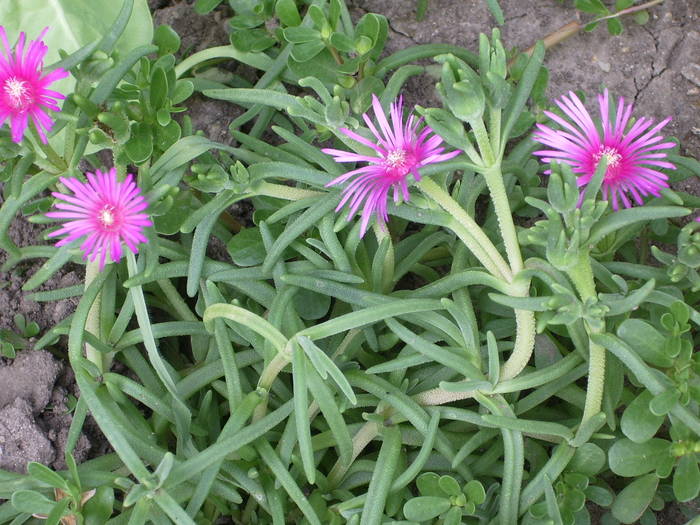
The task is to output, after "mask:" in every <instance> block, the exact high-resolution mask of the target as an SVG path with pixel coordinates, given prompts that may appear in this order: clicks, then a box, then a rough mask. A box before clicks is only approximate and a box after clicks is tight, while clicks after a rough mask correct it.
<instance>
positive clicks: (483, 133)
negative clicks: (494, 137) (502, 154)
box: [469, 118, 496, 166]
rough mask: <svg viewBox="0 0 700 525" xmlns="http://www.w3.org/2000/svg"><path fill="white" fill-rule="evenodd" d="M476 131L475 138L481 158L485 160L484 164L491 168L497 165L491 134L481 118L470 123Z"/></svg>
mask: <svg viewBox="0 0 700 525" xmlns="http://www.w3.org/2000/svg"><path fill="white" fill-rule="evenodd" d="M469 124H470V125H471V127H472V131H474V138H475V139H476V143H477V144H478V145H479V151H480V152H481V158H482V159H484V164H485V165H486V166H491V165H493V164H496V155H494V152H493V148H492V147H491V139H490V138H489V132H488V131H487V130H486V126H485V125H484V121H483V120H482V119H481V118H478V119H476V120H473V121H471V122H469Z"/></svg>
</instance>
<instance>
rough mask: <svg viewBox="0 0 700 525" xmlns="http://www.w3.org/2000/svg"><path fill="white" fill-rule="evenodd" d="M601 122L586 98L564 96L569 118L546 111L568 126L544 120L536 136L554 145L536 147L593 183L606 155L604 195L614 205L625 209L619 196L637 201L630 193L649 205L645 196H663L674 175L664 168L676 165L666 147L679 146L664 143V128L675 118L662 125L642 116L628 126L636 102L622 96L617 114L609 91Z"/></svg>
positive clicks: (628, 204)
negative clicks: (669, 159) (585, 102)
mask: <svg viewBox="0 0 700 525" xmlns="http://www.w3.org/2000/svg"><path fill="white" fill-rule="evenodd" d="M598 105H599V106H600V125H599V126H596V124H595V123H594V121H593V119H592V118H591V115H590V114H589V113H588V111H586V108H585V107H584V106H583V103H582V102H581V100H579V98H578V97H577V96H576V95H575V94H574V93H573V92H569V96H568V97H567V96H566V95H564V96H563V97H562V98H561V99H560V100H558V101H557V106H559V108H560V109H561V110H562V111H563V112H564V114H565V115H566V116H567V117H569V119H570V120H566V119H564V118H562V117H560V116H559V115H556V114H554V113H551V112H549V111H545V114H546V115H547V116H548V117H549V118H550V119H552V120H553V121H554V122H556V123H557V124H559V126H561V128H562V129H558V130H555V129H552V128H550V127H549V126H545V125H543V124H538V125H537V128H538V131H537V132H535V134H534V136H533V138H534V139H535V140H536V141H538V142H541V143H542V144H544V145H545V146H549V147H551V148H553V149H547V150H540V151H535V155H539V156H540V157H542V160H543V161H544V162H551V161H553V160H556V161H559V162H564V163H566V164H569V165H571V166H572V170H573V172H574V173H577V174H579V176H578V185H579V186H585V185H586V184H588V183H589V182H590V180H591V178H592V177H593V174H594V173H595V169H596V166H597V165H598V161H599V160H600V159H601V157H603V155H605V156H606V157H607V162H608V167H607V170H606V172H605V175H604V178H603V186H602V193H603V199H605V200H611V201H612V207H613V209H614V210H618V209H619V203H618V200H621V201H622V204H623V206H624V207H626V208H630V207H631V206H632V203H631V201H630V198H629V196H631V197H632V199H633V200H634V201H635V202H636V203H637V204H639V205H641V204H644V201H643V200H642V196H647V195H654V196H656V197H660V193H659V190H660V189H661V188H668V182H667V180H668V177H667V176H666V175H665V174H664V173H662V172H660V171H659V170H658V168H666V169H675V168H676V167H675V166H674V165H673V164H671V163H670V162H667V161H664V160H661V159H664V158H666V153H665V152H664V151H663V150H666V149H669V148H672V147H674V146H675V144H674V143H673V142H663V140H664V138H663V136H661V135H659V131H660V130H661V128H663V127H664V126H665V125H666V124H668V122H669V121H670V120H671V117H669V118H667V119H665V120H663V121H661V122H659V123H658V124H656V125H653V124H654V121H653V120H652V119H648V118H644V117H642V118H640V119H639V120H637V121H636V122H635V123H634V124H632V126H631V127H630V128H629V129H628V130H627V131H625V129H626V128H627V125H628V123H629V120H630V115H631V114H632V104H627V105H626V104H625V101H624V99H623V98H620V100H619V102H618V104H617V109H616V111H615V115H614V116H612V117H611V116H610V115H609V108H610V104H609V101H608V90H607V89H606V90H605V91H604V93H603V94H602V95H598Z"/></svg>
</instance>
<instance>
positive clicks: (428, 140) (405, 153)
mask: <svg viewBox="0 0 700 525" xmlns="http://www.w3.org/2000/svg"><path fill="white" fill-rule="evenodd" d="M372 107H373V108H374V115H375V117H376V119H377V122H378V124H379V130H377V128H376V127H375V125H374V124H373V123H372V120H371V119H370V118H369V116H368V115H367V114H366V113H365V114H363V115H362V118H363V119H364V121H365V123H366V124H367V127H368V128H369V130H370V131H371V132H372V134H373V135H374V137H375V138H376V143H375V142H372V141H371V140H368V139H366V138H364V137H362V136H360V135H358V134H357V133H355V132H353V131H350V130H349V129H346V128H341V129H340V131H341V132H343V133H344V134H345V135H347V136H348V137H350V138H351V139H353V140H356V141H357V142H359V143H360V144H363V145H365V146H367V147H369V148H371V149H373V150H374V151H375V152H376V155H360V154H358V153H353V152H349V151H342V150H337V149H331V148H326V149H323V150H322V151H323V152H324V153H327V154H329V155H332V156H333V157H335V161H336V162H367V163H368V164H367V165H366V166H362V167H361V168H358V169H355V170H352V171H349V172H347V173H345V174H344V175H341V176H340V177H338V178H336V179H333V180H332V181H331V182H329V183H328V184H326V186H335V185H337V184H342V183H343V182H346V181H348V180H350V179H354V180H352V182H351V183H350V184H348V186H347V187H346V188H345V189H344V190H343V198H342V200H341V201H340V204H338V207H337V208H336V211H339V210H340V209H341V208H342V207H343V206H345V205H346V204H348V205H349V208H350V210H349V213H348V219H350V217H352V216H353V215H354V214H355V213H357V211H358V210H359V209H360V206H362V205H363V203H364V207H363V209H362V222H361V227H360V237H362V236H364V234H365V232H366V231H367V227H368V225H369V221H370V219H371V218H372V215H376V216H377V219H378V221H379V224H380V225H382V226H384V224H385V223H386V222H387V221H388V220H389V215H388V214H387V210H386V206H387V199H388V197H389V192H390V191H393V198H394V202H399V199H400V198H401V197H402V198H403V200H404V201H408V200H409V194H408V184H407V178H408V175H409V174H412V175H413V178H414V179H415V180H416V181H419V180H420V174H419V173H418V168H420V167H422V166H427V165H428V164H434V163H436V162H442V161H444V160H448V159H451V158H453V157H456V156H457V155H459V154H460V152H459V151H451V152H449V153H443V151H444V150H445V148H443V147H441V144H442V138H441V137H440V136H438V135H433V136H430V135H431V133H433V130H432V129H431V128H430V127H428V126H424V127H423V129H421V130H420V131H419V128H420V127H421V124H422V121H423V119H422V118H420V119H415V118H414V116H413V115H411V116H410V117H408V120H407V121H406V123H404V121H403V100H402V98H401V97H399V99H398V100H397V101H395V102H393V103H392V104H391V110H390V117H391V124H389V121H388V120H387V116H386V114H385V113H384V110H383V109H382V106H381V104H380V103H379V99H378V98H377V97H376V96H375V95H372Z"/></svg>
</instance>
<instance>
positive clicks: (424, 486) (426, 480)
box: [416, 472, 445, 497]
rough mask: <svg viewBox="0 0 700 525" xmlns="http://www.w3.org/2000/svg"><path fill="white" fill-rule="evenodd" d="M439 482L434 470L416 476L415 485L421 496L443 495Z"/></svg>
mask: <svg viewBox="0 0 700 525" xmlns="http://www.w3.org/2000/svg"><path fill="white" fill-rule="evenodd" d="M439 482H440V476H438V475H437V474H435V473H434V472H425V473H423V474H421V475H420V476H418V477H417V478H416V486H417V487H418V492H420V494H421V495H422V496H435V497H440V496H444V495H445V493H444V492H443V491H442V489H441V488H440V483H439Z"/></svg>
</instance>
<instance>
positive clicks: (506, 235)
mask: <svg viewBox="0 0 700 525" xmlns="http://www.w3.org/2000/svg"><path fill="white" fill-rule="evenodd" d="M483 174H484V179H485V180H486V185H487V186H488V188H489V193H491V200H492V201H493V207H494V210H495V211H496V218H497V219H498V228H499V230H500V231H501V236H502V237H503V244H504V245H505V248H506V256H507V257H508V262H509V263H510V267H511V270H512V271H513V274H514V275H515V274H517V273H518V272H520V271H521V270H522V269H523V256H522V254H521V253H520V244H519V243H518V234H517V233H516V231H515V223H513V214H512V212H511V209H510V203H509V202H508V194H507V192H506V187H505V184H503V172H502V171H501V166H500V164H493V165H491V166H490V167H489V168H487V169H486V170H485V171H484V173H483Z"/></svg>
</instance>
